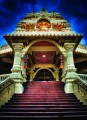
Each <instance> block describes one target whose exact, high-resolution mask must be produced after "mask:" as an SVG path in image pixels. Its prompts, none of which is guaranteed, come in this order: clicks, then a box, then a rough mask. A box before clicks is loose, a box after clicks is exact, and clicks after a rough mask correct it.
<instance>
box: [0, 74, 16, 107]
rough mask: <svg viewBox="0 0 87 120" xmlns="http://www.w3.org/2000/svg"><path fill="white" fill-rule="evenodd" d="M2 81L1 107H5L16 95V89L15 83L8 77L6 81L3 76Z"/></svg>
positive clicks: (0, 86) (0, 83) (0, 89)
mask: <svg viewBox="0 0 87 120" xmlns="http://www.w3.org/2000/svg"><path fill="white" fill-rule="evenodd" d="M4 76H6V75H4ZM0 77H2V81H1V82H0V107H1V106H2V105H4V104H5V103H6V102H8V100H10V98H11V97H12V95H13V94H14V91H15V87H14V82H13V81H12V80H11V79H10V78H9V77H7V78H6V79H4V77H3V76H2V75H1V76H0Z"/></svg>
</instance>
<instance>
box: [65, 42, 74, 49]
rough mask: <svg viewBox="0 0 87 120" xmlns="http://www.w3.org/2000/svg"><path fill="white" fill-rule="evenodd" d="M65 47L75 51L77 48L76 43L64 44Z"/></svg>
mask: <svg viewBox="0 0 87 120" xmlns="http://www.w3.org/2000/svg"><path fill="white" fill-rule="evenodd" d="M64 47H65V49H66V50H73V49H74V47H75V43H64Z"/></svg>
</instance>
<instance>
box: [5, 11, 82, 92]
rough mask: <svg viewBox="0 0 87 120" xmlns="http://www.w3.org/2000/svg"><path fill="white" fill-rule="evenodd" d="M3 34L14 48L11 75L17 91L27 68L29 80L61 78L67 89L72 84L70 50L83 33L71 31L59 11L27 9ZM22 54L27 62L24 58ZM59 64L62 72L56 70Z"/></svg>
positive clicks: (71, 50) (72, 64)
mask: <svg viewBox="0 0 87 120" xmlns="http://www.w3.org/2000/svg"><path fill="white" fill-rule="evenodd" d="M4 37H5V39H6V41H7V42H8V43H9V45H10V47H11V48H12V50H13V51H14V63H13V68H12V69H11V71H12V73H11V75H10V78H11V79H13V81H15V86H16V87H15V88H17V86H18V88H20V92H22V91H23V89H22V83H23V82H26V81H27V79H26V78H27V74H28V72H29V74H28V75H29V81H30V82H31V81H33V80H35V79H36V80H53V79H55V80H56V81H59V79H61V81H63V82H65V83H66V85H65V91H66V92H67V88H68V87H69V88H72V87H70V86H72V82H73V80H74V79H75V75H76V68H75V66H74V61H73V51H74V50H75V49H76V47H77V46H78V44H79V42H80V40H81V38H82V37H83V36H82V35H81V34H77V33H75V32H73V31H72V30H71V27H70V25H69V23H68V22H67V21H66V20H65V19H64V18H63V17H62V16H61V15H60V14H59V13H55V12H52V13H48V12H47V11H46V10H44V9H42V10H41V11H40V13H28V14H27V15H26V16H25V17H24V18H23V20H21V21H20V23H18V25H17V27H16V30H15V31H14V32H12V33H11V34H7V35H5V36H4ZM25 55H27V56H28V57H27V58H28V62H27V60H24V59H25ZM61 55H62V56H63V57H61ZM62 58H63V59H62ZM60 68H61V69H62V74H61V73H59V72H61V71H60V70H59V69H60ZM38 69H39V71H38V72H36V71H37V70H38ZM71 76H72V77H71ZM59 77H60V78H59ZM19 86H20V87H19ZM69 91H70V89H69ZM72 91H73V89H71V92H72Z"/></svg>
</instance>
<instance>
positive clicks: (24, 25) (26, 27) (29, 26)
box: [21, 23, 35, 31]
mask: <svg viewBox="0 0 87 120" xmlns="http://www.w3.org/2000/svg"><path fill="white" fill-rule="evenodd" d="M34 26H35V25H34V24H33V23H28V24H26V23H23V24H21V28H24V29H25V30H26V31H32V30H34Z"/></svg>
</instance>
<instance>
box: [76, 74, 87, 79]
mask: <svg viewBox="0 0 87 120" xmlns="http://www.w3.org/2000/svg"><path fill="white" fill-rule="evenodd" d="M78 76H79V77H80V78H82V79H84V80H87V74H78Z"/></svg>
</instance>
